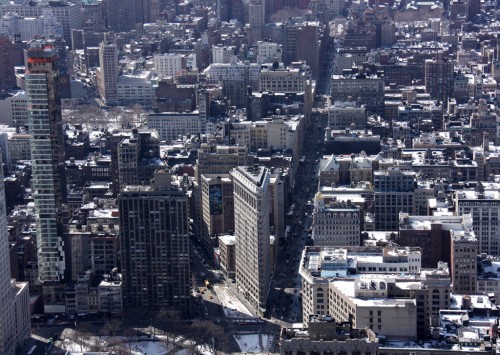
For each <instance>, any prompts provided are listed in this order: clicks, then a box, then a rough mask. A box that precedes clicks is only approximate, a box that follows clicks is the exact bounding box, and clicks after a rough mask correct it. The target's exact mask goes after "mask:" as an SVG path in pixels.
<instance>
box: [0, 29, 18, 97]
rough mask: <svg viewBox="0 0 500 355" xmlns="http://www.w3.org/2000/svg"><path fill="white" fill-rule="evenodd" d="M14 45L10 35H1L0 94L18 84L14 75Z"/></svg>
mask: <svg viewBox="0 0 500 355" xmlns="http://www.w3.org/2000/svg"><path fill="white" fill-rule="evenodd" d="M13 52H14V45H13V44H12V41H11V40H10V39H9V37H8V36H0V94H1V92H2V91H5V90H8V89H10V88H13V87H14V86H16V76H15V75H14V63H13V57H14V53H13Z"/></svg>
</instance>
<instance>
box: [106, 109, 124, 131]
mask: <svg viewBox="0 0 500 355" xmlns="http://www.w3.org/2000/svg"><path fill="white" fill-rule="evenodd" d="M122 113H123V109H122V108H121V107H111V108H110V109H109V110H108V111H107V112H106V115H107V118H108V122H110V123H113V124H115V125H116V126H118V127H120V125H121V122H120V117H121V115H122Z"/></svg>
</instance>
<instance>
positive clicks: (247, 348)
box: [233, 333, 274, 353]
mask: <svg viewBox="0 0 500 355" xmlns="http://www.w3.org/2000/svg"><path fill="white" fill-rule="evenodd" d="M233 336H234V339H235V340H236V342H237V343H238V346H239V347H240V350H241V352H244V353H263V352H269V351H271V350H272V346H273V341H274V337H273V336H272V335H269V334H255V333H249V334H242V333H237V334H234V335H233Z"/></svg>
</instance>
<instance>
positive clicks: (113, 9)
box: [104, 0, 142, 32]
mask: <svg viewBox="0 0 500 355" xmlns="http://www.w3.org/2000/svg"><path fill="white" fill-rule="evenodd" d="M104 4H105V9H106V24H107V26H108V29H109V30H111V31H114V32H127V31H130V30H133V29H134V28H135V23H136V15H135V14H136V12H137V11H138V10H139V11H140V9H141V6H142V2H141V1H137V2H134V1H133V0H105V1H104ZM136 4H137V5H136ZM141 14H142V12H141Z"/></svg>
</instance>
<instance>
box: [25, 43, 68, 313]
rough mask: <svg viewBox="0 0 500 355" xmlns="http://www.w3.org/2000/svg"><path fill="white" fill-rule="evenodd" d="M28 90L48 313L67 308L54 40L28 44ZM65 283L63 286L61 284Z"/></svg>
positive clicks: (61, 150) (40, 265) (34, 187)
mask: <svg viewBox="0 0 500 355" xmlns="http://www.w3.org/2000/svg"><path fill="white" fill-rule="evenodd" d="M27 57H28V67H27V70H26V92H27V94H28V113H29V129H30V133H31V136H32V137H31V142H30V146H31V161H32V183H31V187H32V191H33V199H34V202H35V212H36V220H35V221H36V244H37V256H38V279H39V281H40V283H41V284H42V286H43V290H44V305H45V311H46V312H49V313H50V312H61V311H64V307H65V306H64V288H63V287H62V286H60V285H62V284H63V282H64V272H65V261H64V251H63V243H62V235H63V224H62V219H61V217H62V211H63V210H62V206H63V202H64V197H65V191H66V187H65V181H64V144H63V134H62V116H61V98H60V90H59V71H58V68H57V51H56V48H55V46H54V45H53V43H52V42H50V41H45V40H35V41H32V42H30V43H29V44H28V49H27ZM58 285H59V286H58Z"/></svg>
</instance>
